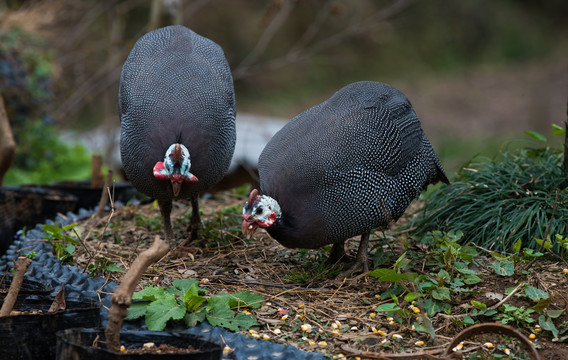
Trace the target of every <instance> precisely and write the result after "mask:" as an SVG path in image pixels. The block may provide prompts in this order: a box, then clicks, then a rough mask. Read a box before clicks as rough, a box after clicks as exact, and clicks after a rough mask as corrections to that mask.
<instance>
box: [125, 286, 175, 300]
mask: <svg viewBox="0 0 568 360" xmlns="http://www.w3.org/2000/svg"><path fill="white" fill-rule="evenodd" d="M171 296H173V295H171V294H166V291H165V290H164V288H161V287H159V286H148V287H145V288H144V289H142V290H140V291H137V292H135V293H134V294H132V300H140V299H144V300H150V301H155V300H159V299H163V298H166V297H171Z"/></svg>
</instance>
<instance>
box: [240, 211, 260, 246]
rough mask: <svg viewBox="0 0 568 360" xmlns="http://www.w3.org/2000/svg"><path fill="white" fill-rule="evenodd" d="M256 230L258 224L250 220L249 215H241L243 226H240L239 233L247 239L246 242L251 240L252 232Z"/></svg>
mask: <svg viewBox="0 0 568 360" xmlns="http://www.w3.org/2000/svg"><path fill="white" fill-rule="evenodd" d="M256 229H258V224H257V223H256V222H255V221H254V219H252V216H251V215H243V224H242V225H241V231H242V233H243V235H245V236H246V237H247V240H248V239H250V238H251V236H252V235H253V234H254V232H255V231H256Z"/></svg>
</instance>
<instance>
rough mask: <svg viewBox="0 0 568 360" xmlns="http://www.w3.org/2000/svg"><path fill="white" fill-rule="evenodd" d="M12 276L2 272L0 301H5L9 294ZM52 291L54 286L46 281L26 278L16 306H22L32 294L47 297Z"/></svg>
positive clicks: (0, 277)
mask: <svg viewBox="0 0 568 360" xmlns="http://www.w3.org/2000/svg"><path fill="white" fill-rule="evenodd" d="M12 278H13V276H12V274H6V273H0V303H3V302H4V298H5V297H6V295H7V294H8V290H9V289H10V285H11V284H12ZM52 291H53V288H52V287H50V286H48V285H47V284H45V283H41V282H39V281H33V280H29V279H26V278H24V282H23V283H22V287H21V288H20V292H19V293H18V297H17V298H16V303H15V305H14V306H16V307H18V306H21V305H22V304H23V302H24V300H25V299H26V298H28V297H30V296H36V297H38V296H39V297H47V296H49V294H51V292H52Z"/></svg>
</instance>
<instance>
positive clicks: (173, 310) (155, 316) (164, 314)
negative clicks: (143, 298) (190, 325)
mask: <svg viewBox="0 0 568 360" xmlns="http://www.w3.org/2000/svg"><path fill="white" fill-rule="evenodd" d="M185 313H186V311H185V306H183V305H181V304H179V303H178V302H177V301H176V299H175V298H174V297H171V298H166V299H160V300H156V301H154V302H152V303H150V304H149V305H148V307H147V308H146V327H147V328H148V329H149V330H157V331H162V330H164V328H165V327H166V323H167V322H168V321H169V320H179V319H183V317H184V315H185Z"/></svg>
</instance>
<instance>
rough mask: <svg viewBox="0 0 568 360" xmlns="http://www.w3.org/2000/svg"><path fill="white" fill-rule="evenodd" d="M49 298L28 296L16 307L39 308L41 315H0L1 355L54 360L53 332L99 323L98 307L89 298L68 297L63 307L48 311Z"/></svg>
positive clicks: (22, 308)
mask: <svg viewBox="0 0 568 360" xmlns="http://www.w3.org/2000/svg"><path fill="white" fill-rule="evenodd" d="M52 301H53V299H52V298H45V297H42V298H33V297H28V298H26V299H25V300H24V302H23V304H22V305H21V306H16V307H15V308H14V309H15V310H20V311H26V310H32V309H36V310H37V309H41V310H42V311H43V313H42V314H22V315H10V316H4V317H0V354H1V356H0V357H1V358H2V360H9V359H30V360H32V359H55V354H56V351H55V348H56V336H55V334H56V333H57V332H58V331H60V330H64V329H68V328H72V327H80V326H85V327H97V326H100V307H99V305H98V304H97V303H94V302H91V301H78V300H67V301H66V304H67V308H66V310H62V311H57V312H54V313H49V314H48V313H47V311H48V310H49V307H50V306H51V303H52Z"/></svg>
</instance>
